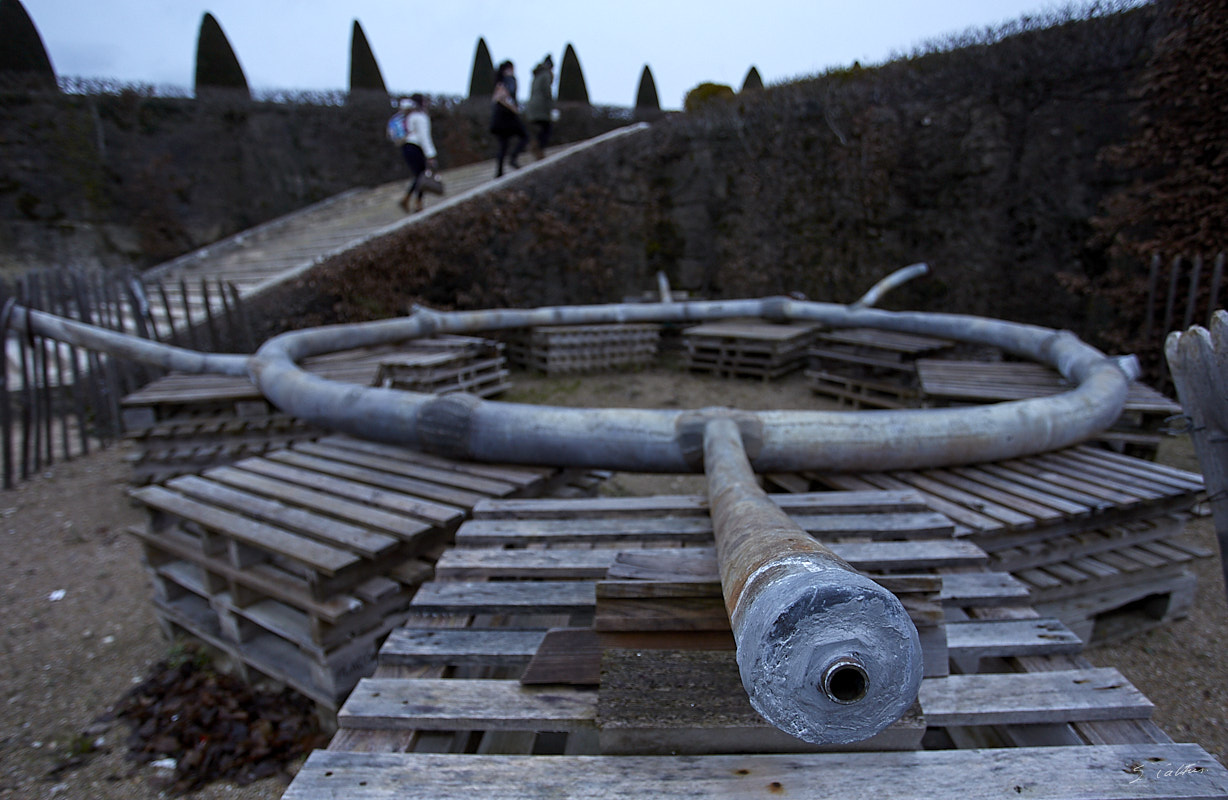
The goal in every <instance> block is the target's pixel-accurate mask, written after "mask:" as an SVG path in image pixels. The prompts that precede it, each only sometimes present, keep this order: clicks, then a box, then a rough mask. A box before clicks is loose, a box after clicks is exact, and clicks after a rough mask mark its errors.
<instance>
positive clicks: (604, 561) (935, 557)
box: [435, 524, 987, 579]
mask: <svg viewBox="0 0 1228 800" xmlns="http://www.w3.org/2000/svg"><path fill="white" fill-rule="evenodd" d="M467 525H468V524H467ZM461 530H462V531H463V530H464V527H463V526H462V528H461ZM829 547H830V548H831V549H833V551H834V552H835V554H836V555H839V557H840V558H842V559H845V560H846V562H849V563H850V564H852V565H853V567H855V568H857V569H861V570H900V569H933V568H938V567H974V565H984V564H985V563H986V560H987V555H986V554H985V551H982V549H981V548H979V547H976V546H975V544H973V543H971V542H962V541H955V539H932V541H926V542H831V543H830V544H829ZM674 558H715V549H713V548H710V547H686V548H648V549H645V551H618V549H613V548H598V549H576V548H549V549H496V548H463V547H456V548H449V549H448V551H446V552H445V553H443V554H442V555H441V557H440V559H438V562H437V563H436V564H435V570H436V571H435V574H436V576H437V578H538V579H540V578H573V579H580V578H604V576H605V575H609V576H610V578H637V576H640V574H639V573H634V571H631V569H632V568H631V564H634V563H635V562H637V560H639V562H641V563H643V564H645V567H643V568H645V569H648V568H652V569H655V571H659V567H657V565H658V564H661V563H663V562H669V560H672V559H674ZM615 562H620V564H621V565H620V567H619V571H615V573H609V571H608V570H609V569H610V568H612V567H614V565H615Z"/></svg>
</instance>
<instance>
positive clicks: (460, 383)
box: [376, 336, 512, 397]
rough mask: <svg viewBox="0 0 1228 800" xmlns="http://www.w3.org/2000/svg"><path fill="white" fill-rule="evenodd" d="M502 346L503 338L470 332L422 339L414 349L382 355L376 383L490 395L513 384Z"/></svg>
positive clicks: (407, 388) (419, 390)
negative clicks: (462, 334)
mask: <svg viewBox="0 0 1228 800" xmlns="http://www.w3.org/2000/svg"><path fill="white" fill-rule="evenodd" d="M503 348H504V345H503V343H502V342H498V341H495V340H493V339H479V338H474V337H469V336H444V337H439V338H436V339H427V340H423V341H422V342H420V343H419V345H418V347H417V349H416V351H415V352H403V353H397V354H393V355H390V356H387V357H385V358H383V359H382V360H381V361H380V369H379V374H378V375H377V376H376V384H377V385H379V386H386V387H390V388H393V389H405V390H407V391H412V392H425V393H428V394H451V393H453V392H467V393H469V394H474V395H477V396H478V397H492V396H494V395H497V394H501V393H503V392H505V391H507V390H508V388H510V387H511V385H512V384H511V381H510V380H508V375H509V373H508V370H507V358H506V357H505V356H504V355H503Z"/></svg>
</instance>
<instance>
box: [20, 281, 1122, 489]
mask: <svg viewBox="0 0 1228 800" xmlns="http://www.w3.org/2000/svg"><path fill="white" fill-rule="evenodd" d="M732 317H760V318H765V319H771V320H779V321H789V320H807V321H812V322H816V323H820V324H823V325H826V326H828V327H832V328H846V327H868V328H878V329H882V330H893V331H901V332H907V333H920V334H927V335H932V336H939V337H943V338H948V339H953V340H956V341H964V342H973V343H977V344H985V345H991V346H995V347H1000V348H1002V349H1003V350H1005V351H1007V352H1009V353H1012V354H1015V355H1018V356H1021V357H1024V358H1029V359H1031V360H1034V361H1039V362H1040V363H1044V364H1048V365H1050V366H1052V367H1054V368H1055V369H1057V371H1058V372H1060V373H1061V374H1062V375H1063V376H1065V377H1066V378H1067V379H1068V380H1070V381H1071V382H1072V383H1074V384H1077V386H1075V388H1073V389H1071V390H1070V391H1067V392H1065V393H1062V394H1059V395H1056V396H1053V397H1045V398H1039V399H1033V400H1023V401H1017V402H1010V403H999V404H996V405H990V406H979V407H976V408H970V409H968V408H965V409H925V410H915V409H907V410H899V411H868V412H867V411H860V412H849V411H835V412H832V411H761V412H753V416H755V417H756V418H757V419H758V420H759V421H760V423H761V427H762V431H763V433H762V440H761V441H760V442H758V443H757V446H756V447H755V448H754V450H753V451H752V452H751V454H750V455H751V461H752V463H753V465H754V467H755V469H757V470H759V471H765V470H779V471H789V470H802V469H823V470H869V469H875V470H885V469H911V468H917V467H922V466H939V465H944V464H957V463H969V462H976V461H991V460H997V459H1003V458H1014V457H1017V456H1021V455H1027V454H1030V453H1035V452H1042V451H1045V450H1052V449H1056V448H1060V447H1065V446H1068V445H1070V444H1073V443H1075V442H1078V441H1081V440H1083V439H1086V438H1088V437H1090V436H1092V435H1094V434H1095V433H1097V432H1099V431H1101V430H1103V429H1105V428H1107V427H1108V426H1109V425H1110V424H1111V423H1112V422H1113V421H1114V420H1115V419H1116V418H1117V417H1118V416H1119V415H1120V413H1121V409H1122V405H1123V403H1124V401H1125V396H1126V390H1127V387H1128V385H1129V381H1130V380H1131V379H1132V378H1134V377H1137V368H1136V367H1135V366H1134V365H1133V362H1132V361H1131V360H1129V359H1111V358H1108V357H1106V356H1105V355H1104V354H1103V353H1100V352H1099V351H1098V350H1096V349H1094V348H1092V347H1090V346H1088V345H1086V344H1084V343H1083V342H1081V341H1079V339H1078V338H1077V337H1075V336H1074V335H1073V334H1071V333H1068V332H1059V331H1054V330H1051V329H1048V328H1041V327H1037V326H1032V325H1022V324H1018V323H1011V322H1004V321H1000V320H989V319H985V318H981V317H971V316H964V315H956V314H931V313H919V312H890V311H881V310H878V309H873V308H858V309H853V308H850V307H848V306H843V305H833V304H829V303H816V302H808V301H797V300H791V299H789V298H765V299H758V300H733V301H710V302H673V303H643V304H638V303H630V304H613V305H596V306H579V307H547V308H538V309H529V310H487V311H468V312H450V313H439V312H434V311H429V310H426V309H415V311H414V312H413V313H412V314H411V315H410V316H409V317H406V318H400V319H393V320H385V321H381V322H372V323H362V324H355V325H336V326H326V327H320V328H312V329H308V330H303V331H295V332H292V333H286V334H282V335H281V336H277V337H274V338H273V339H270V340H269V341H268V342H266V343H265V344H264V345H263V346H261V348H260V349H259V350H258V351H257V352H256V354H255V355H253V356H242V355H212V354H205V353H197V352H193V351H191V350H185V349H182V348H177V347H171V346H168V345H162V344H157V343H153V342H148V341H146V340H142V339H138V338H136V337H131V336H124V335H122V334H118V333H114V332H112V331H106V330H103V329H100V328H94V327H93V326H90V325H85V324H83V323H79V322H75V321H72V320H66V319H61V318H59V317H55V316H54V315H50V314H45V313H41V312H37V311H28V310H26V309H22V308H14V310H13V322H14V327H18V328H21V327H25V326H29V328H30V329H31V330H34V331H35V332H36V333H38V334H39V335H42V336H47V337H50V338H53V339H58V340H60V341H65V342H68V343H70V344H75V345H78V346H82V347H89V348H92V349H97V350H103V351H105V352H108V353H111V354H112V355H117V356H122V357H125V358H131V359H134V360H137V361H141V362H143V363H149V364H154V365H156V366H160V367H164V368H167V369H175V370H181V371H185V372H212V373H221V374H226V375H239V374H247V375H248V376H249V377H250V378H251V380H252V381H253V382H254V383H255V385H256V386H257V387H258V388H259V389H260V391H261V393H262V394H263V395H264V396H265V397H266V398H267V399H269V400H270V401H271V402H272V403H273V404H274V405H276V406H277V407H278V408H280V409H282V410H283V411H285V412H286V413H289V414H292V415H294V416H296V417H299V418H301V419H303V420H305V421H308V422H311V423H315V424H319V425H323V426H327V427H329V428H332V429H335V430H339V431H344V432H347V433H351V434H353V435H355V436H358V437H362V438H368V439H376V440H380V441H385V442H389V443H397V444H404V445H408V446H411V447H416V448H419V449H422V450H426V451H430V452H436V453H441V454H444V455H449V456H453V457H457V458H464V459H472V460H484V461H501V462H518V463H534V464H551V465H558V466H573V467H592V468H605V469H620V470H630V471H640V472H693V471H698V470H699V469H700V467H701V461H702V457H701V453H700V448H699V446H698V444H697V440H698V439H699V436H698V435H697V433H696V430H695V426H696V425H697V424H698V423H697V420H696V418H695V414H694V412H690V411H680V410H644V409H624V408H602V409H574V408H561V407H554V406H533V405H524V404H516V403H502V402H492V401H486V400H480V399H477V398H475V397H472V396H469V395H463V394H451V395H445V396H440V397H437V396H435V395H428V394H420V393H415V392H407V391H403V390H394V389H384V388H378V387H361V386H354V385H349V384H342V383H337V382H333V381H329V380H326V379H323V378H320V377H318V376H315V375H311V374H309V373H307V372H306V371H304V370H303V369H302V368H301V367H299V366H298V362H299V361H301V360H302V359H303V358H306V357H308V356H313V355H319V354H324V353H330V352H337V351H340V350H347V349H352V348H359V347H371V346H377V345H383V344H390V343H397V342H403V341H407V340H411V339H414V338H418V337H426V336H431V335H434V334H438V333H478V332H483V331H498V330H508V329H514V328H524V327H536V326H548V325H585V324H602V323H616V322H698V321H703V320H713V319H726V318H732ZM748 413H752V412H748ZM820 443H821V447H820V446H819V445H820Z"/></svg>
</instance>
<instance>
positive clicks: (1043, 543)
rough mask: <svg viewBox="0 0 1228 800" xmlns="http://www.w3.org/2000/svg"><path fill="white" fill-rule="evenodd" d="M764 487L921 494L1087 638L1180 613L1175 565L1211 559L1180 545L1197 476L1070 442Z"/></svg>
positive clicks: (1188, 596) (1186, 588)
mask: <svg viewBox="0 0 1228 800" xmlns="http://www.w3.org/2000/svg"><path fill="white" fill-rule="evenodd" d="M769 481H770V485H772V486H775V487H778V488H782V489H787V490H790V491H799V492H809V491H812V490H814V489H815V488H827V489H832V490H841V491H847V490H853V489H857V490H870V489H911V490H915V491H917V492H920V493H921V494H922V495H923V496H924V497H925V499H926V503H927V504H928V505H929V506H930V507H931V508H933V509H934V510H936V511H939V512H941V513H943V514H945V515H946V516H948V517H950V518H951V519H952V520H953V521H954V523H955V531H956V535H957V536H959V537H961V538H966V539H967V540H969V541H971V542H974V543H975V544H977V545H979V546H980V547H982V548H984V549H985V550H986V551H987V552H988V553H989V555H990V559H991V561H990V564H991V565H992V567H993V568H994V569H996V570H1000V571H1004V572H1010V573H1011V574H1012V575H1014V576H1015V577H1016V578H1018V579H1019V580H1021V581H1022V582H1023V583H1024V584H1025V585H1027V586H1028V588H1029V590H1030V592H1031V598H1032V603H1033V604H1034V605H1035V606H1036V607H1037V608H1042V609H1044V610H1045V611H1046V612H1047V613H1051V614H1054V615H1056V616H1058V617H1060V618H1062V619H1063V620H1064V621H1065V622H1066V624H1068V625H1069V626H1071V627H1072V628H1073V629H1075V630H1076V631H1077V632H1078V633H1079V634H1080V635H1081V636H1083V637H1084V638H1087V639H1091V638H1097V639H1099V638H1104V637H1106V636H1110V635H1123V634H1127V633H1132V632H1137V631H1138V630H1141V629H1142V628H1144V627H1148V626H1151V625H1156V624H1160V623H1161V622H1163V621H1166V620H1169V619H1173V618H1176V617H1180V616H1184V614H1185V612H1186V611H1187V609H1188V608H1189V604H1190V601H1191V600H1192V589H1193V578H1192V576H1191V575H1190V573H1189V572H1188V570H1187V569H1186V567H1187V565H1188V564H1189V562H1190V561H1191V560H1193V559H1195V558H1202V557H1205V556H1208V555H1210V554H1209V553H1207V552H1206V551H1204V550H1201V549H1199V548H1195V547H1191V546H1190V545H1188V544H1186V543H1184V542H1183V541H1182V538H1181V534H1182V532H1183V530H1184V527H1185V521H1186V519H1187V518H1188V517H1189V515H1190V514H1192V513H1194V512H1195V511H1196V507H1197V504H1198V503H1199V501H1200V499H1201V496H1202V490H1203V483H1202V477H1201V476H1200V475H1197V474H1195V473H1191V472H1186V471H1184V470H1180V469H1175V468H1172V467H1167V466H1163V465H1160V464H1156V463H1154V462H1152V461H1148V460H1146V459H1140V458H1135V457H1132V456H1127V455H1123V454H1120V453H1116V452H1113V451H1111V450H1107V449H1104V448H1098V447H1091V446H1079V447H1073V448H1069V449H1067V450H1063V451H1059V452H1054V453H1048V454H1044V455H1038V456H1031V457H1028V458H1020V459H1012V460H1009V461H1003V462H999V463H993V464H981V465H976V466H968V467H951V468H942V469H927V470H916V471H910V470H901V471H897V472H891V473H862V474H854V475H825V474H818V473H804V474H801V475H773V476H771V477H770V479H769ZM1140 603H1141V604H1142V605H1145V606H1146V608H1145V609H1143V608H1139V605H1140ZM1119 612H1120V613H1119ZM1137 612H1145V613H1137ZM1126 615H1128V616H1126ZM1098 628H1099V629H1098Z"/></svg>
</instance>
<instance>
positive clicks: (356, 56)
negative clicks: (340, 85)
mask: <svg viewBox="0 0 1228 800" xmlns="http://www.w3.org/2000/svg"><path fill="white" fill-rule="evenodd" d="M350 91H351V92H383V93H384V94H388V88H387V87H386V86H385V85H384V76H383V75H381V74H380V71H379V63H377V62H376V60H375V54H374V53H372V52H371V45H369V44H368V43H367V36H366V34H364V33H363V32H362V25H360V24H359V23H358V20H354V30H353V32H352V33H351V34H350Z"/></svg>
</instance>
